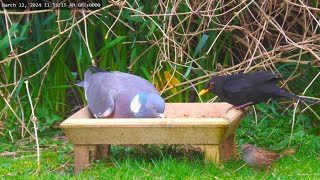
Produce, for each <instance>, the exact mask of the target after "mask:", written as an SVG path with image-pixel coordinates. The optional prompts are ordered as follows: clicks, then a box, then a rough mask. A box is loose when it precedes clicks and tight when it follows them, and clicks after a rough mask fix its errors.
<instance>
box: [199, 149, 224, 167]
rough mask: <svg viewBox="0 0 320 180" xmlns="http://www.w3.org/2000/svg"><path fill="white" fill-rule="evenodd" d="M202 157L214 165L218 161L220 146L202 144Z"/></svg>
mask: <svg viewBox="0 0 320 180" xmlns="http://www.w3.org/2000/svg"><path fill="white" fill-rule="evenodd" d="M203 148H204V157H205V160H206V162H212V163H215V164H216V165H218V164H219V162H220V152H219V150H220V147H219V145H218V144H210V145H203Z"/></svg>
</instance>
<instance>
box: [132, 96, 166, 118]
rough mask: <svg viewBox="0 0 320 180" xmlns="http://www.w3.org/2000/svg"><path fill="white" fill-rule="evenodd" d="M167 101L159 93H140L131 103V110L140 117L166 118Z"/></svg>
mask: <svg viewBox="0 0 320 180" xmlns="http://www.w3.org/2000/svg"><path fill="white" fill-rule="evenodd" d="M164 109H165V102H164V100H163V99H162V98H161V96H160V95H159V94H156V93H139V94H137V95H135V96H134V97H133V98H132V100H131V103H130V110H131V111H132V112H133V113H134V115H135V116H136V117H138V118H164V115H163V112H164Z"/></svg>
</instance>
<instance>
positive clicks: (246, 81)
mask: <svg viewBox="0 0 320 180" xmlns="http://www.w3.org/2000/svg"><path fill="white" fill-rule="evenodd" d="M277 79H278V78H277V75H276V74H273V73H272V72H271V71H258V72H254V73H248V74H235V75H232V77H230V78H228V80H227V81H226V82H225V84H224V91H226V92H229V93H239V92H241V91H247V90H248V89H250V88H252V87H254V86H259V85H261V84H264V83H270V82H274V81H276V80H277Z"/></svg>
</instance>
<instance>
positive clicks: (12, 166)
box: [0, 120, 320, 179]
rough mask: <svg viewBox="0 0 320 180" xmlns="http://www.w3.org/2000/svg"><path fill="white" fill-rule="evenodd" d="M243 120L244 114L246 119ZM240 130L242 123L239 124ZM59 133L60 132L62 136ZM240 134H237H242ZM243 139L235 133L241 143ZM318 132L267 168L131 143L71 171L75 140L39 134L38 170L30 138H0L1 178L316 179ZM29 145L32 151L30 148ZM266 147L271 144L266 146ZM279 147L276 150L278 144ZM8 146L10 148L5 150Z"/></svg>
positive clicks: (180, 147)
mask: <svg viewBox="0 0 320 180" xmlns="http://www.w3.org/2000/svg"><path fill="white" fill-rule="evenodd" d="M245 121H247V120H245ZM237 133H238V134H239V133H241V129H238V132H237ZM61 137H62V138H61ZM240 137H241V136H240ZM244 140H245V139H238V144H240V143H241V142H242V141H244ZM319 143H320V137H318V136H313V137H310V136H308V138H306V139H305V143H304V144H303V145H301V146H299V147H298V148H296V153H295V154H294V155H293V156H285V157H283V158H281V159H279V160H278V161H276V162H275V163H274V164H273V165H272V167H271V169H270V170H269V172H268V173H267V172H266V171H265V170H262V171H261V170H254V169H252V168H250V167H248V166H244V165H245V163H244V162H243V161H242V160H241V159H240V158H237V159H235V160H231V161H228V162H223V163H221V164H220V165H219V166H216V165H214V164H207V163H205V162H204V157H203V154H202V153H201V152H199V151H197V150H196V149H195V148H191V149H190V146H184V145H173V146H166V145H160V146H156V145H143V146H142V147H143V149H145V150H146V151H145V152H141V151H140V150H137V149H135V148H133V147H122V146H112V149H111V151H112V152H111V154H112V157H111V158H110V159H108V160H102V161H95V162H93V164H92V166H91V168H90V169H88V170H85V171H82V173H81V174H79V175H78V176H74V175H73V145H72V144H70V143H69V142H68V141H67V140H66V139H64V138H63V136H57V135H56V136H53V137H44V138H41V141H40V148H41V170H40V171H39V173H38V174H36V173H35V172H36V171H37V163H36V159H37V157H36V152H35V151H36V149H35V148H34V147H35V144H34V142H30V141H29V140H24V141H19V142H17V143H15V144H11V143H9V142H2V143H1V146H0V147H1V148H0V153H1V156H0V177H1V178H18V179H20V178H21V179H25V178H30V179H34V178H38V177H40V178H41V179H48V178H50V179H72V178H80V179H92V178H97V179H155V178H156V179H200V178H201V179H203V178H205V179H235V178H237V179H264V178H266V179H273V178H281V179H301V178H304V179H317V178H319V177H320V173H319V172H320V166H319V160H320V153H319V148H320V147H319V146H315V144H318V145H319ZM186 147H188V148H186ZM30 149H33V151H30ZM269 149H270V148H269ZM276 151H278V152H280V150H279V149H278V150H276ZM9 152H11V153H9Z"/></svg>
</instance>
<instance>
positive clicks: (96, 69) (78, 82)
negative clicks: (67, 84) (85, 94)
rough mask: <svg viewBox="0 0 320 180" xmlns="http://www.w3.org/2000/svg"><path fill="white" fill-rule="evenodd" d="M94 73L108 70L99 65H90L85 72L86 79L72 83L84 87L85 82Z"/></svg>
mask: <svg viewBox="0 0 320 180" xmlns="http://www.w3.org/2000/svg"><path fill="white" fill-rule="evenodd" d="M92 72H93V73H98V72H106V71H104V70H102V69H100V68H98V67H95V66H91V67H89V68H88V69H87V70H86V72H85V73H84V81H76V82H72V83H71V84H74V85H76V86H80V87H84V82H85V81H87V80H88V79H90V77H91V75H92Z"/></svg>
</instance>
